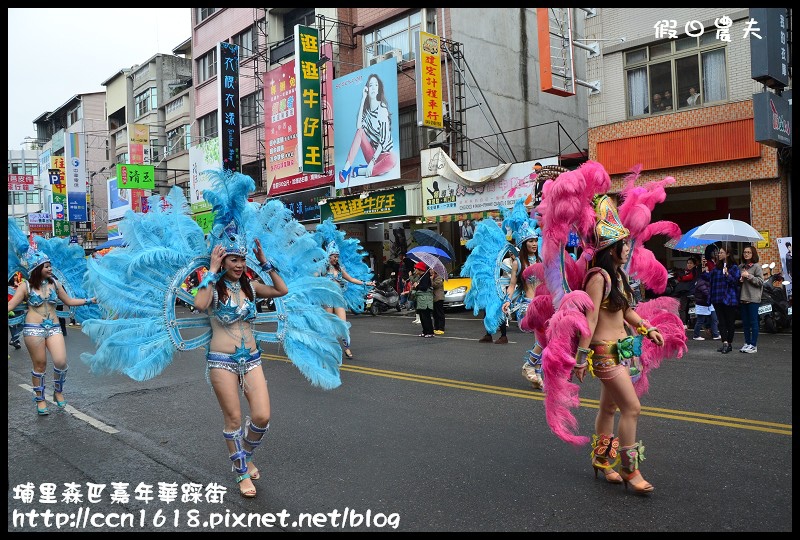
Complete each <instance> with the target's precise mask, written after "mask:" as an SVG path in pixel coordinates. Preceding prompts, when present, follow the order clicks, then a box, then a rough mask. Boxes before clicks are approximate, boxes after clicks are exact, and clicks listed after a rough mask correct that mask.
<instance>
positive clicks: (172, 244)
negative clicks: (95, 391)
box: [81, 187, 210, 381]
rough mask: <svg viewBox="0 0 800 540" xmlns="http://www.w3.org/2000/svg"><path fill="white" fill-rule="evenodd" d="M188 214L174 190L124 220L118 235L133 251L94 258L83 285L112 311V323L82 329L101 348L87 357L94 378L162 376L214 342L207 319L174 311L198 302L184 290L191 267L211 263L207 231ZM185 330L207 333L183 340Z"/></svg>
mask: <svg viewBox="0 0 800 540" xmlns="http://www.w3.org/2000/svg"><path fill="white" fill-rule="evenodd" d="M187 209H188V205H187V204H186V198H185V197H184V195H183V193H182V191H181V189H180V188H179V187H173V188H172V191H171V192H170V194H169V196H168V197H167V198H166V199H165V201H163V203H162V202H161V201H159V203H158V204H153V205H151V206H150V211H149V212H148V213H146V214H139V213H134V212H131V211H129V212H128V213H127V214H126V215H125V218H124V219H123V220H122V221H121V222H120V225H119V229H120V231H121V232H122V233H123V235H124V237H125V240H126V242H127V246H126V247H121V248H117V249H115V250H113V251H111V252H110V253H108V254H107V255H105V256H104V257H102V258H99V259H90V260H89V263H88V271H87V273H86V280H85V282H84V285H85V287H86V289H87V290H89V291H90V293H91V294H93V295H94V296H95V297H96V298H97V300H98V302H99V304H100V306H101V307H102V308H103V310H104V311H105V312H106V313H108V318H105V319H99V318H98V319H90V320H88V321H85V322H84V324H83V327H82V331H83V332H84V333H85V334H86V335H87V336H89V338H90V339H91V340H92V341H93V342H94V344H95V347H96V351H95V352H94V353H83V354H82V355H81V359H82V360H83V361H84V362H86V363H87V364H88V365H89V366H90V368H91V371H92V372H94V373H107V372H119V373H124V374H126V375H128V376H129V377H131V378H132V379H134V380H137V381H143V380H147V379H150V378H153V377H155V376H156V375H158V374H160V373H161V372H162V371H163V370H164V369H165V368H166V367H167V366H168V365H169V364H170V363H171V362H172V358H173V356H174V354H175V352H176V351H179V350H189V349H193V348H196V347H200V346H202V345H204V344H205V343H207V342H208V340H209V339H210V325H209V323H208V317H207V316H197V320H192V321H179V320H178V317H177V315H176V313H175V304H176V300H177V299H178V298H179V297H180V298H181V299H182V300H184V301H186V302H190V301H191V299H192V297H191V295H189V294H188V293H186V292H185V291H183V289H181V287H180V285H181V283H183V280H184V279H185V278H186V277H187V276H188V274H189V272H190V271H191V270H192V269H195V268H197V267H199V266H201V265H206V266H207V265H208V264H209V263H208V258H207V247H206V243H205V240H204V236H203V230H202V229H201V228H200V226H199V225H198V224H197V223H196V222H195V221H194V220H192V218H191V217H189V216H188V215H187V214H186V213H185V212H186V211H187ZM204 257H205V258H204ZM181 295H182V296H181ZM182 324H186V326H190V325H191V326H193V327H195V328H197V327H205V328H206V331H205V332H204V333H202V334H201V335H200V336H199V337H195V338H193V339H188V338H186V339H184V338H183V337H182V336H181V325H182Z"/></svg>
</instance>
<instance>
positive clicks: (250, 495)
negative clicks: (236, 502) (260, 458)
mask: <svg viewBox="0 0 800 540" xmlns="http://www.w3.org/2000/svg"><path fill="white" fill-rule="evenodd" d="M248 478H250V479H252V478H253V477H252V476H250V475H249V474H247V473H244V474H241V475H239V476H237V477H236V483H237V484H241V483H242V482H243V481H244V480H247V479H248ZM239 495H241V496H242V497H244V498H245V499H255V498H256V488H255V486H253V487H252V488H250V489H242V486H241V485H240V486H239Z"/></svg>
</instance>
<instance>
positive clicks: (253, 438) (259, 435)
mask: <svg viewBox="0 0 800 540" xmlns="http://www.w3.org/2000/svg"><path fill="white" fill-rule="evenodd" d="M246 425H247V432H246V433H245V436H244V442H245V444H246V446H249V447H250V450H248V449H247V447H244V448H243V449H242V450H243V451H244V454H245V456H247V459H246V461H248V462H249V461H252V460H253V452H254V451H255V449H256V448H258V447H259V446H260V445H261V442H262V441H263V440H264V435H265V434H266V433H267V431H269V421H267V425H266V426H264V427H259V426H257V425H255V424H254V423H253V422H252V421H251V420H250V418H248V419H247V423H246Z"/></svg>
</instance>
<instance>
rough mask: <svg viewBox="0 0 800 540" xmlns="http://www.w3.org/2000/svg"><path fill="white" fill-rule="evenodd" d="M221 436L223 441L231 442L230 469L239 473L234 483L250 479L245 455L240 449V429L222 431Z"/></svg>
mask: <svg viewBox="0 0 800 540" xmlns="http://www.w3.org/2000/svg"><path fill="white" fill-rule="evenodd" d="M222 436H223V437H225V440H228V441H233V447H234V452H233V453H232V454H231V455H230V460H231V461H232V462H233V465H232V466H231V469H232V470H234V471H236V472H237V473H239V477H238V478H237V479H236V481H237V482H241V481H242V480H244V479H246V478H250V475H248V474H247V454H246V453H245V451H244V450H243V449H242V439H243V438H244V433H243V432H242V428H239V429H236V430H234V431H225V430H222ZM237 462H238V466H237Z"/></svg>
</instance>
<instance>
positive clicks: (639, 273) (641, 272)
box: [619, 165, 681, 293]
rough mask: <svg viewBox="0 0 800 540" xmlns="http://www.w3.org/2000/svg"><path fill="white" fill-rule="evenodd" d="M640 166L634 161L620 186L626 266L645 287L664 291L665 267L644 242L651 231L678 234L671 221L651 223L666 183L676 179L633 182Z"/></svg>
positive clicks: (676, 227) (676, 236)
mask: <svg viewBox="0 0 800 540" xmlns="http://www.w3.org/2000/svg"><path fill="white" fill-rule="evenodd" d="M641 170H642V166H641V165H637V166H636V167H634V168H633V170H632V172H631V173H630V174H629V175H627V176H626V177H625V184H624V187H623V189H622V193H621V196H622V199H623V201H622V204H620V205H619V217H620V219H621V220H622V223H623V225H625V227H626V228H627V229H628V230H629V231H630V236H631V252H630V257H629V258H628V263H627V264H626V265H625V270H626V271H627V272H628V274H629V275H630V276H631V277H632V278H634V279H638V280H640V281H642V282H643V283H644V284H645V285H646V286H647V288H648V289H651V290H652V291H654V292H656V293H662V292H664V289H666V286H667V279H668V275H667V269H666V268H664V265H662V264H661V263H660V262H658V261H657V260H656V258H655V255H653V252H652V251H650V250H649V249H647V248H646V247H645V246H644V243H645V242H647V241H648V240H650V238H652V237H653V236H654V235H657V234H663V235H665V236H668V237H669V238H680V236H681V229H680V227H679V226H678V224H677V223H674V222H672V221H656V222H655V223H650V219H651V217H652V212H653V208H655V205H656V204H658V203H662V202H664V200H665V199H666V198H667V192H666V187H667V186H669V185H671V184H673V183H675V179H674V178H673V177H671V176H667V177H665V178H664V179H663V180H658V181H652V182H648V183H646V184H644V185H642V186H637V185H636V180H638V178H639V175H640V173H641Z"/></svg>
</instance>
